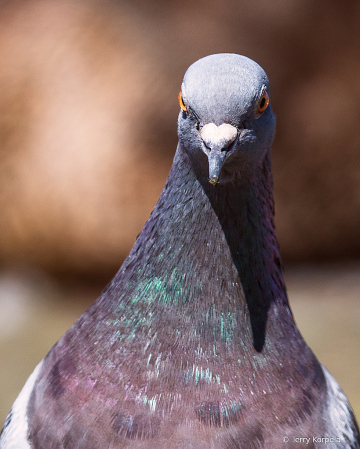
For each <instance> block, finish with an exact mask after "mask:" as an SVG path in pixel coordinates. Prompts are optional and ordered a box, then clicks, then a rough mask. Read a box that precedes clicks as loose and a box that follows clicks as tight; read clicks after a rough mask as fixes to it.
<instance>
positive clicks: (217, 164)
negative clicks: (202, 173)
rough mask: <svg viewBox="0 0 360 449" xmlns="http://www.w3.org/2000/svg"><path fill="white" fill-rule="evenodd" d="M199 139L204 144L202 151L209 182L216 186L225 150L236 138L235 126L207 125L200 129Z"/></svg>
mask: <svg viewBox="0 0 360 449" xmlns="http://www.w3.org/2000/svg"><path fill="white" fill-rule="evenodd" d="M200 136H201V139H202V141H203V143H204V145H203V151H204V153H205V154H206V155H207V157H208V161H209V182H210V184H216V183H218V182H219V177H220V172H221V168H222V166H223V164H224V162H225V159H226V156H227V149H228V148H229V146H230V145H231V144H232V143H233V142H234V141H235V139H236V137H237V129H236V128H235V126H232V125H229V124H228V123H223V124H222V125H220V126H216V125H215V123H208V124H207V125H204V126H203V127H202V128H201V131H200Z"/></svg>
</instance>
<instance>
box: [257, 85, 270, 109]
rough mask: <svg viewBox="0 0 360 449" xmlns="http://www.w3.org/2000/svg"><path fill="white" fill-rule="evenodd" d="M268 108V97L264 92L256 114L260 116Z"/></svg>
mask: <svg viewBox="0 0 360 449" xmlns="http://www.w3.org/2000/svg"><path fill="white" fill-rule="evenodd" d="M268 106H269V95H268V93H267V92H266V90H265V91H264V92H263V94H262V97H261V99H260V103H259V106H258V112H259V114H261V113H262V112H264V111H265V109H266V108H267V107H268Z"/></svg>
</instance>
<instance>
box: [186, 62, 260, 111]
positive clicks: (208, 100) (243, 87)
mask: <svg viewBox="0 0 360 449" xmlns="http://www.w3.org/2000/svg"><path fill="white" fill-rule="evenodd" d="M264 86H265V87H266V88H268V79H267V76H266V73H265V72H264V70H263V69H262V68H261V67H260V66H259V65H258V64H256V62H254V61H252V60H251V59H249V58H246V57H245V56H240V55H235V54H220V55H212V56H207V57H205V58H203V59H200V60H198V61H196V62H195V63H194V64H192V65H191V66H190V67H189V68H188V70H187V71H186V73H185V76H184V81H183V85H182V92H183V96H184V98H185V101H187V102H188V104H189V105H190V106H191V107H192V108H193V109H194V110H195V111H196V112H197V113H199V114H201V115H205V116H209V118H212V119H213V118H214V117H213V116H214V114H217V115H218V114H221V115H224V114H225V115H230V116H234V115H235V116H239V115H242V114H244V113H246V111H247V109H248V108H249V107H252V106H253V104H254V101H255V100H256V99H257V98H258V96H259V94H260V92H261V91H262V89H263V88H264ZM210 116H212V117H210Z"/></svg>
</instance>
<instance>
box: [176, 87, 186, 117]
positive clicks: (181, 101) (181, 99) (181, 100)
mask: <svg viewBox="0 0 360 449" xmlns="http://www.w3.org/2000/svg"><path fill="white" fill-rule="evenodd" d="M178 100H179V105H180V107H181V109H182V110H183V111H184V112H186V111H187V108H186V106H185V105H184V100H183V97H182V92H181V91H180V92H179V95H178Z"/></svg>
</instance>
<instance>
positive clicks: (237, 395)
mask: <svg viewBox="0 0 360 449" xmlns="http://www.w3.org/2000/svg"><path fill="white" fill-rule="evenodd" d="M181 89H182V95H180V105H181V107H182V109H181V111H180V114H179V119H178V135H179V144H178V148H177V151H176V154H175V158H174V163H173V166H172V169H171V171H170V174H169V177H168V180H167V182H166V185H165V187H164V190H163V192H162V194H161V197H160V199H159V202H158V204H157V205H156V207H155V208H154V210H153V212H152V213H151V215H150V218H149V220H148V221H147V223H146V224H145V226H144V229H143V230H142V232H141V233H140V234H139V236H138V238H137V240H136V243H135V245H134V247H133V249H132V250H131V252H130V254H129V256H128V258H127V259H126V261H125V262H124V264H123V266H122V267H121V268H120V270H119V272H118V273H117V275H116V276H115V278H114V279H113V281H112V282H111V283H110V284H109V285H108V286H107V288H106V289H105V290H104V292H103V293H102V295H101V296H100V297H99V298H98V300H97V301H96V302H95V303H94V304H93V305H92V306H91V307H90V308H89V309H88V310H87V311H86V312H85V313H84V314H83V315H82V316H81V317H80V318H79V320H78V321H77V322H76V323H75V324H74V325H73V326H72V327H71V328H70V329H69V331H68V332H67V333H66V334H65V335H64V336H63V337H62V338H61V339H60V340H59V342H58V343H57V344H56V345H55V346H54V347H53V348H52V349H51V350H50V352H49V353H48V355H47V356H46V357H45V358H44V360H43V361H42V362H41V363H40V365H39V366H38V367H37V368H36V371H35V372H34V373H33V375H32V376H31V377H30V379H29V381H28V383H27V384H26V386H25V388H24V390H23V391H22V393H21V394H20V396H19V398H18V399H17V401H16V402H15V404H14V406H13V409H12V411H11V412H10V414H9V417H8V420H7V422H6V424H5V426H4V431H3V434H2V437H1V440H0V448H1V449H10V448H17V449H27V448H30V447H31V448H34V449H43V448H44V449H55V448H57V449H58V448H76V449H83V448H84V449H85V448H86V449H91V448H94V449H95V448H102V449H103V448H125V447H126V448H142V449H150V448H156V449H165V448H166V449H169V448H172V449H205V448H207V449H210V448H211V449H243V448H246V449H252V448H253V449H255V448H256V449H257V448H259V449H261V448H264V449H265V448H266V449H279V448H287V449H290V448H291V449H292V448H305V447H306V448H313V449H319V448H323V447H324V444H330V447H332V448H337V449H345V448H351V449H359V430H358V427H357V424H356V422H355V419H354V416H353V413H352V411H351V408H350V405H349V403H348V401H347V399H346V397H345V395H344V393H343V392H342V391H341V389H340V387H339V386H338V384H337V383H336V381H335V380H334V379H333V378H332V377H331V375H330V374H329V373H328V372H327V371H326V369H325V368H324V367H323V366H322V365H321V364H320V363H319V362H318V361H317V359H316V357H315V356H314V355H313V353H312V352H311V350H310V349H309V348H308V346H307V345H306V343H305V342H304V340H303V338H302V336H301V335H300V333H299V331H298V329H297V328H296V325H295V322H294V319H293V316H292V313H291V310H290V307H289V304H288V299H287V294H286V289H285V285H284V281H283V276H282V264H281V259H280V255H279V250H278V245H277V240H276V235H275V228H274V220H273V216H274V205H273V195H272V176H271V156H270V147H271V144H272V140H273V137H274V132H275V117H274V114H273V112H272V108H271V103H270V102H269V100H270V90H269V83H268V79H267V76H266V74H265V72H264V71H263V70H262V69H261V67H260V66H258V65H257V64H256V63H255V62H253V61H251V60H250V59H248V58H245V57H244V56H239V55H234V54H220V55H212V56H208V57H206V58H203V59H201V60H199V61H197V62H196V63H194V64H193V65H192V66H190V68H189V69H188V71H187V72H186V74H185V77H184V81H183V84H182V88H181ZM298 438H301V440H297V439H298ZM326 447H328V446H326Z"/></svg>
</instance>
